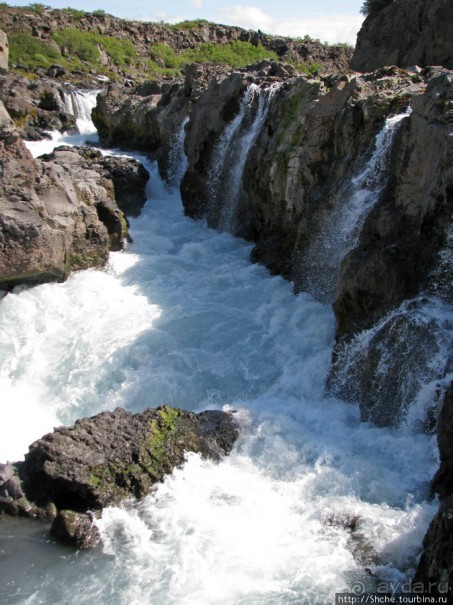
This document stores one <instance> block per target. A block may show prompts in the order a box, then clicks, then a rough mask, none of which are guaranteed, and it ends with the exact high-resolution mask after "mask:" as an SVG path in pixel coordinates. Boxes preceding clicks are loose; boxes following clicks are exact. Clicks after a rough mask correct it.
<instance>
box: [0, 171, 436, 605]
mask: <svg viewBox="0 0 453 605" xmlns="http://www.w3.org/2000/svg"><path fill="white" fill-rule="evenodd" d="M148 167H149V168H151V167H150V166H149V165H148ZM152 170H153V172H152V176H151V180H150V185H149V194H150V198H151V199H150V201H149V202H148V203H147V205H146V207H145V209H144V212H143V214H142V216H140V217H139V218H137V219H132V220H131V230H132V235H133V238H134V244H133V245H131V246H130V249H129V250H128V251H126V252H124V253H114V254H112V255H111V261H110V264H109V267H108V268H107V270H106V271H104V272H103V271H94V270H93V271H86V272H82V273H77V274H74V275H73V276H72V277H71V278H70V279H69V280H68V281H67V282H66V283H65V284H48V285H44V286H39V287H36V288H33V289H22V290H17V291H16V292H14V293H13V294H9V295H7V296H6V297H5V298H4V299H3V300H2V301H1V302H0V334H1V339H2V347H1V351H2V352H1V357H0V377H1V380H2V381H3V382H2V384H3V385H5V384H6V385H7V388H6V390H2V408H1V409H2V412H1V413H2V423H1V427H2V428H1V430H2V432H3V435H2V438H1V442H0V443H1V446H2V452H1V455H0V459H4V458H9V459H15V458H17V457H19V456H20V455H21V454H23V453H24V452H25V449H26V445H27V444H28V443H29V442H31V441H32V440H33V439H35V438H38V437H40V436H41V434H42V433H43V432H45V431H46V430H50V429H51V428H52V426H53V425H55V424H58V423H61V422H64V423H70V422H73V421H74V420H75V419H76V418H78V417H80V416H85V415H91V414H94V413H97V412H99V411H101V410H104V409H113V408H114V407H116V406H118V405H121V406H123V407H125V408H126V409H129V410H133V411H138V410H142V409H143V408H145V407H146V406H154V405H159V404H163V403H170V404H176V405H179V406H181V407H185V408H188V409H194V410H201V409H205V408H208V407H211V408H212V407H216V408H224V409H234V410H236V416H237V418H238V420H239V422H240V423H241V426H242V433H241V437H240V439H239V442H238V444H237V446H236V447H235V450H234V451H233V453H232V455H231V456H229V457H228V458H226V459H224V460H223V461H221V462H220V463H218V464H215V463H212V462H207V461H203V460H201V459H200V458H199V457H198V456H196V455H189V456H188V462H187V464H186V465H185V466H184V468H182V469H179V470H177V471H175V472H174V474H173V475H171V476H169V477H168V478H167V480H166V481H165V482H164V483H163V484H161V485H160V486H159V487H158V489H157V491H156V492H154V493H153V494H151V495H150V496H148V497H147V498H145V499H144V500H143V501H141V502H139V503H132V502H129V503H124V505H123V506H121V507H114V508H109V509H107V510H106V511H105V512H104V515H103V519H102V521H100V522H99V525H100V528H101V531H102V535H103V538H104V541H105V551H104V554H103V555H100V554H96V553H86V554H83V553H79V554H77V555H69V554H66V555H64V556H63V555H62V554H61V551H56V552H58V554H56V555H55V560H54V561H53V562H52V563H49V559H48V558H45V561H46V563H45V564H44V563H42V562H41V561H40V558H39V557H38V556H37V557H36V559H35V560H34V562H33V564H30V565H29V566H28V567H27V569H26V570H24V569H23V567H21V566H17V565H14V559H13V560H12V563H11V565H10V566H8V562H7V561H5V560H3V561H2V562H1V565H2V566H3V569H2V573H3V574H4V576H5V577H7V578H8V582H6V583H4V584H3V585H2V586H1V587H0V600H1V601H2V602H4V603H7V604H10V605H11V604H13V603H14V604H19V603H21V604H25V603H27V604H28V605H35V604H38V603H52V604H53V605H60V604H61V605H63V604H65V603H70V602H73V597H74V595H75V594H76V595H77V602H78V603H80V604H88V603H89V604H93V603H96V605H103V604H109V605H110V604H121V605H126V604H127V605H139V604H140V605H141V604H143V603H147V604H151V605H161V604H163V603H165V604H166V605H167V604H168V605H170V604H184V605H189V604H197V605H198V604H201V605H210V604H216V605H217V604H227V603H228V604H229V605H239V604H241V605H245V604H250V605H256V604H257V603H266V604H274V603H275V604H277V603H278V604H295V603H305V604H310V603H313V604H314V603H319V602H327V600H329V602H330V601H331V600H332V598H333V594H334V593H335V592H338V591H341V590H345V589H347V588H348V585H349V584H350V581H351V578H353V577H355V576H357V574H358V576H359V577H360V578H362V579H363V576H364V574H363V571H362V569H363V566H361V565H360V564H359V563H358V562H357V561H356V560H355V559H354V557H353V555H352V554H351V548H350V543H349V540H350V534H349V532H348V531H347V530H346V529H345V528H344V527H342V526H341V524H340V525H335V524H332V523H331V522H329V519H332V518H333V517H336V518H341V517H344V516H345V515H358V516H359V517H360V522H359V523H360V530H361V532H362V533H363V535H364V539H365V540H366V541H367V542H369V543H370V544H371V545H372V548H373V549H374V551H375V553H376V558H375V561H374V563H375V567H373V566H372V565H371V567H372V568H373V569H376V571H379V570H381V571H380V573H381V574H382V573H384V572H385V573H386V574H387V575H388V576H389V577H392V578H393V577H397V578H401V577H404V576H402V575H401V574H407V573H409V574H410V572H411V569H413V568H414V566H415V563H416V561H415V560H416V556H417V554H418V552H419V549H420V547H421V541H422V537H423V534H424V532H425V530H426V528H427V525H428V523H429V520H430V518H431V517H432V515H433V513H434V509H435V505H433V504H428V503H427V502H426V501H425V498H426V490H427V484H428V481H429V480H430V478H431V476H432V474H433V472H434V470H435V467H436V464H437V455H436V447H435V441H434V438H432V437H428V436H426V435H421V434H411V433H410V431H408V429H407V428H405V427H402V428H401V429H398V430H396V429H393V430H390V429H378V428H376V427H373V426H371V425H367V424H364V423H360V421H359V414H358V410H357V408H356V406H354V405H350V404H346V403H342V402H340V401H337V400H335V399H333V398H328V397H326V395H325V391H324V384H325V376H326V373H327V371H328V367H329V362H330V355H331V349H332V344H333V335H334V320H333V317H332V312H331V309H330V307H328V306H324V305H322V304H320V303H319V302H316V301H315V300H314V299H313V298H311V297H310V296H309V295H307V294H301V295H299V296H297V297H296V296H294V295H293V294H292V291H291V284H289V283H287V282H285V281H284V280H283V279H281V278H279V277H271V276H270V275H269V274H268V273H267V271H266V270H265V269H264V268H263V267H261V266H258V265H252V264H250V262H249V254H250V245H249V244H248V243H246V242H244V241H243V240H240V239H236V238H233V237H232V236H230V235H229V234H227V233H217V232H215V231H212V230H211V229H209V228H208V227H207V226H206V224H205V223H203V222H195V221H192V220H190V219H187V218H185V217H184V214H183V210H182V207H181V203H180V199H179V196H178V195H176V194H169V193H168V192H166V191H165V188H164V187H163V185H162V184H161V183H160V181H159V179H158V176H157V172H156V170H155V169H154V168H153V169H152ZM4 393H6V395H4ZM40 547H41V548H42V549H43V552H44V551H45V552H46V553H47V552H48V549H50V548H53V545H47V546H46V544H45V543H43V544H41V546H40ZM43 560H44V559H43ZM382 570H384V572H383V571H382ZM364 581H365V580H364ZM18 586H19V587H20V588H18Z"/></svg>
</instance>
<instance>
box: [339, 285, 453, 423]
mask: <svg viewBox="0 0 453 605" xmlns="http://www.w3.org/2000/svg"><path fill="white" fill-rule="evenodd" d="M451 317H452V308H451V305H449V304H448V303H446V302H445V301H442V300H440V299H439V298H437V297H432V296H426V295H421V296H419V297H417V298H415V299H413V300H408V301H404V302H403V303H402V304H401V305H400V306H399V307H398V308H397V309H395V310H393V311H391V312H390V313H388V314H387V315H386V316H385V317H384V318H382V319H381V320H380V321H379V322H378V323H377V324H376V325H374V326H373V327H372V328H370V329H369V330H364V331H362V332H360V333H358V334H356V335H355V336H354V338H352V339H351V340H350V341H349V342H347V343H344V344H342V345H340V347H338V348H337V351H336V358H335V364H334V371H333V372H332V376H331V379H330V387H331V389H332V391H333V392H334V393H335V394H336V395H337V396H339V397H342V398H343V399H346V400H351V401H360V405H361V410H362V419H363V420H366V421H372V422H374V423H375V424H377V425H386V424H398V423H400V424H401V423H405V424H407V426H408V428H409V429H410V430H412V431H415V432H420V431H428V432H429V431H431V430H433V429H434V428H435V419H436V417H437V412H438V410H437V406H438V404H439V403H440V402H442V399H443V394H444V392H445V390H446V388H447V387H448V385H449V383H450V381H451V380H452V379H453V359H452V357H451V351H452V350H453V347H452V345H453V326H452V322H451Z"/></svg>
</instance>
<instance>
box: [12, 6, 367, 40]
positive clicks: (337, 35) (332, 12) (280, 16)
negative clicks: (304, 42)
mask: <svg viewBox="0 0 453 605" xmlns="http://www.w3.org/2000/svg"><path fill="white" fill-rule="evenodd" d="M42 3H43V4H48V5H49V6H52V7H54V8H66V7H67V6H71V7H72V8H78V9H83V10H86V11H93V10H96V9H102V10H105V11H106V12H108V13H111V14H112V15H116V16H118V17H123V18H130V19H144V20H149V21H160V20H163V21H167V22H170V23H176V22H178V21H182V20H184V19H199V18H200V19H208V20H209V21H214V22H216V23H224V24H227V25H240V26H242V27H245V28H247V29H248V28H250V29H261V30H262V31H264V32H266V33H271V34H280V35H287V36H304V35H306V34H308V35H310V36H312V37H314V38H319V39H320V40H322V41H327V42H349V43H350V44H355V38H356V34H357V32H358V30H359V29H360V25H361V23H362V21H363V16H362V15H361V14H360V7H361V5H362V4H363V0H167V2H165V1H163V0H154V1H153V0H151V2H146V0H94V1H93V0H74V2H72V3H71V0H64V1H58V0H50V1H49V2H45V0H42ZM9 4H11V5H22V6H23V5H25V4H27V3H26V2H24V1H22V2H14V1H13V2H11V1H10V2H9Z"/></svg>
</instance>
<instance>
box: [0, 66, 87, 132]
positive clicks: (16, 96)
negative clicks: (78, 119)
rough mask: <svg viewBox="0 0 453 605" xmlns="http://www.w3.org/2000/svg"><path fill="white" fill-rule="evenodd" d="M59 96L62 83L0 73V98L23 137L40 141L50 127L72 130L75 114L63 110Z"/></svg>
mask: <svg viewBox="0 0 453 605" xmlns="http://www.w3.org/2000/svg"><path fill="white" fill-rule="evenodd" d="M62 97H63V86H62V85H60V84H59V83H57V82H55V81H54V80H52V79H51V78H41V79H39V80H29V79H28V78H25V77H23V76H18V75H16V74H14V73H12V72H11V73H9V74H5V75H3V76H2V75H0V100H1V101H2V102H3V104H4V106H5V107H6V109H7V111H8V113H9V115H10V116H11V118H12V119H13V121H14V124H15V125H16V128H17V130H18V131H19V133H20V135H21V138H23V139H26V140H39V139H44V138H46V137H48V136H49V134H48V131H51V130H59V131H66V130H72V129H75V117H74V116H73V115H70V114H68V113H66V112H65V111H64V110H63V108H62Z"/></svg>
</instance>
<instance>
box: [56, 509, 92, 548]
mask: <svg viewBox="0 0 453 605" xmlns="http://www.w3.org/2000/svg"><path fill="white" fill-rule="evenodd" d="M50 535H51V536H52V538H54V539H55V540H57V542H61V543H62V544H66V545H67V546H73V547H74V548H78V549H81V550H88V549H92V548H97V547H100V546H101V545H102V539H101V535H100V533H99V530H98V528H97V527H96V524H95V519H94V516H93V515H92V514H88V513H76V512H75V511H73V510H62V511H60V512H59V513H58V515H57V516H56V517H55V519H54V521H53V523H52V527H51V528H50Z"/></svg>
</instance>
